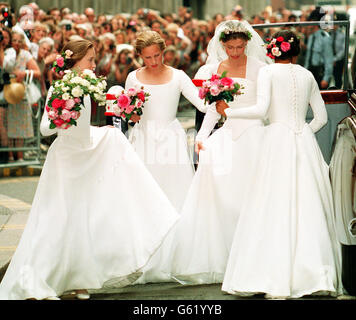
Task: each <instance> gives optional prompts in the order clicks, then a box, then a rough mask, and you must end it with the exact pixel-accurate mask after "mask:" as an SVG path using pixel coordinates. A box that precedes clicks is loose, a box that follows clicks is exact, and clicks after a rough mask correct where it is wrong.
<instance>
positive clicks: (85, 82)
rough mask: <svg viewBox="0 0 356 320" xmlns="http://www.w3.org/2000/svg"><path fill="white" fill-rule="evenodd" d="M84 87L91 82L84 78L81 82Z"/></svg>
mask: <svg viewBox="0 0 356 320" xmlns="http://www.w3.org/2000/svg"><path fill="white" fill-rule="evenodd" d="M80 84H81V85H82V86H83V87H89V86H90V83H89V81H88V80H85V79H83V78H82V80H81V83H80Z"/></svg>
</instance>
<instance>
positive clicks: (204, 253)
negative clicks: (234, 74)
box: [169, 57, 265, 284]
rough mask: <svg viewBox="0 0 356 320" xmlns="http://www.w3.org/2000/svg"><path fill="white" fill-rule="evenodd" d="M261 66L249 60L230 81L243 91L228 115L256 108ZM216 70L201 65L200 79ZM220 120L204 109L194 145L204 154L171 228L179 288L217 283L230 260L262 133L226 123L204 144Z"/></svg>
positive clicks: (258, 123)
mask: <svg viewBox="0 0 356 320" xmlns="http://www.w3.org/2000/svg"><path fill="white" fill-rule="evenodd" d="M264 65H265V64H264V63H262V62H260V61H259V60H257V59H255V58H253V57H248V58H247V64H246V78H234V80H235V81H237V82H238V83H240V84H241V85H243V86H244V89H243V90H242V91H243V94H242V95H240V96H238V97H236V98H235V100H234V101H233V102H232V103H229V106H230V108H231V109H239V108H243V107H248V106H251V105H254V104H255V103H256V80H257V74H258V71H259V69H260V68H261V67H263V66H264ZM218 67H219V64H214V65H206V66H204V69H205V70H201V72H200V74H201V75H202V76H204V75H205V76H208V77H209V73H210V76H211V74H213V73H217V70H218ZM219 118H220V114H218V113H217V112H216V110H215V107H214V106H213V105H212V106H210V107H209V108H208V111H207V114H206V116H205V118H204V121H203V123H202V127H201V129H200V131H199V133H198V135H197V140H198V141H202V142H203V145H204V150H201V151H200V153H199V166H198V169H197V171H196V174H195V176H194V179H193V182H192V185H191V187H190V189H189V192H188V195H187V198H186V200H185V203H184V206H183V209H182V217H181V219H180V221H179V223H177V225H176V226H175V227H174V232H175V236H174V241H173V250H172V255H171V261H172V267H171V270H169V271H170V272H171V274H172V277H173V278H175V279H176V280H178V281H179V282H181V283H183V284H199V283H221V282H222V281H223V277H224V273H225V269H226V263H227V259H228V256H229V252H230V248H231V244H232V240H233V236H234V232H235V228H236V223H237V221H238V217H239V212H240V204H241V203H242V201H243V199H244V198H245V192H246V190H247V186H248V184H249V183H251V179H253V173H254V170H255V168H254V163H255V162H256V160H257V154H258V150H259V148H260V140H261V139H262V135H261V137H260V138H261V139H258V138H257V137H256V134H254V135H252V136H251V134H250V132H251V130H253V132H258V131H260V132H261V133H262V130H263V125H264V123H263V121H262V120H260V119H247V120H246V119H234V118H230V117H227V120H226V121H225V123H224V125H223V126H222V127H221V128H219V129H218V130H216V131H215V132H214V133H213V134H212V135H211V136H210V137H209V138H208V135H209V134H210V132H211V131H212V129H213V128H214V126H215V124H216V122H217V121H218V119H219Z"/></svg>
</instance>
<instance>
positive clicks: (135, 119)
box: [130, 113, 141, 123]
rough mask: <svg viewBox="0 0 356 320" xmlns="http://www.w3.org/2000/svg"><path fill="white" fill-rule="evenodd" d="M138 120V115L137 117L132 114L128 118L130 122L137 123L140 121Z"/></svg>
mask: <svg viewBox="0 0 356 320" xmlns="http://www.w3.org/2000/svg"><path fill="white" fill-rule="evenodd" d="M140 119H141V117H140V116H139V115H137V114H135V113H134V114H133V115H132V116H131V118H130V120H131V121H132V122H135V123H136V122H139V121H140Z"/></svg>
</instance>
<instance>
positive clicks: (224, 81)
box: [221, 77, 234, 87]
mask: <svg viewBox="0 0 356 320" xmlns="http://www.w3.org/2000/svg"><path fill="white" fill-rule="evenodd" d="M233 83H234V80H232V79H231V78H228V77H225V78H222V79H221V84H222V85H223V86H224V87H231V86H232V85H233Z"/></svg>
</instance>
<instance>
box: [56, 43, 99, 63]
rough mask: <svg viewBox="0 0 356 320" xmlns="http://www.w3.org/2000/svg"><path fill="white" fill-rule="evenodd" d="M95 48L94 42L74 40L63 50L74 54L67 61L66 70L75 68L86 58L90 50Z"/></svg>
mask: <svg viewBox="0 0 356 320" xmlns="http://www.w3.org/2000/svg"><path fill="white" fill-rule="evenodd" d="M91 48H94V44H93V42H91V41H89V40H85V39H83V40H72V41H69V42H68V43H67V44H66V45H65V46H64V47H63V49H62V51H63V52H65V51H66V50H70V51H72V52H73V54H72V56H71V57H70V59H67V60H66V66H65V67H66V69H71V68H73V66H74V65H75V64H76V63H77V62H78V61H80V60H81V59H83V58H84V56H85V55H86V54H87V52H88V50H89V49H91Z"/></svg>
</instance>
